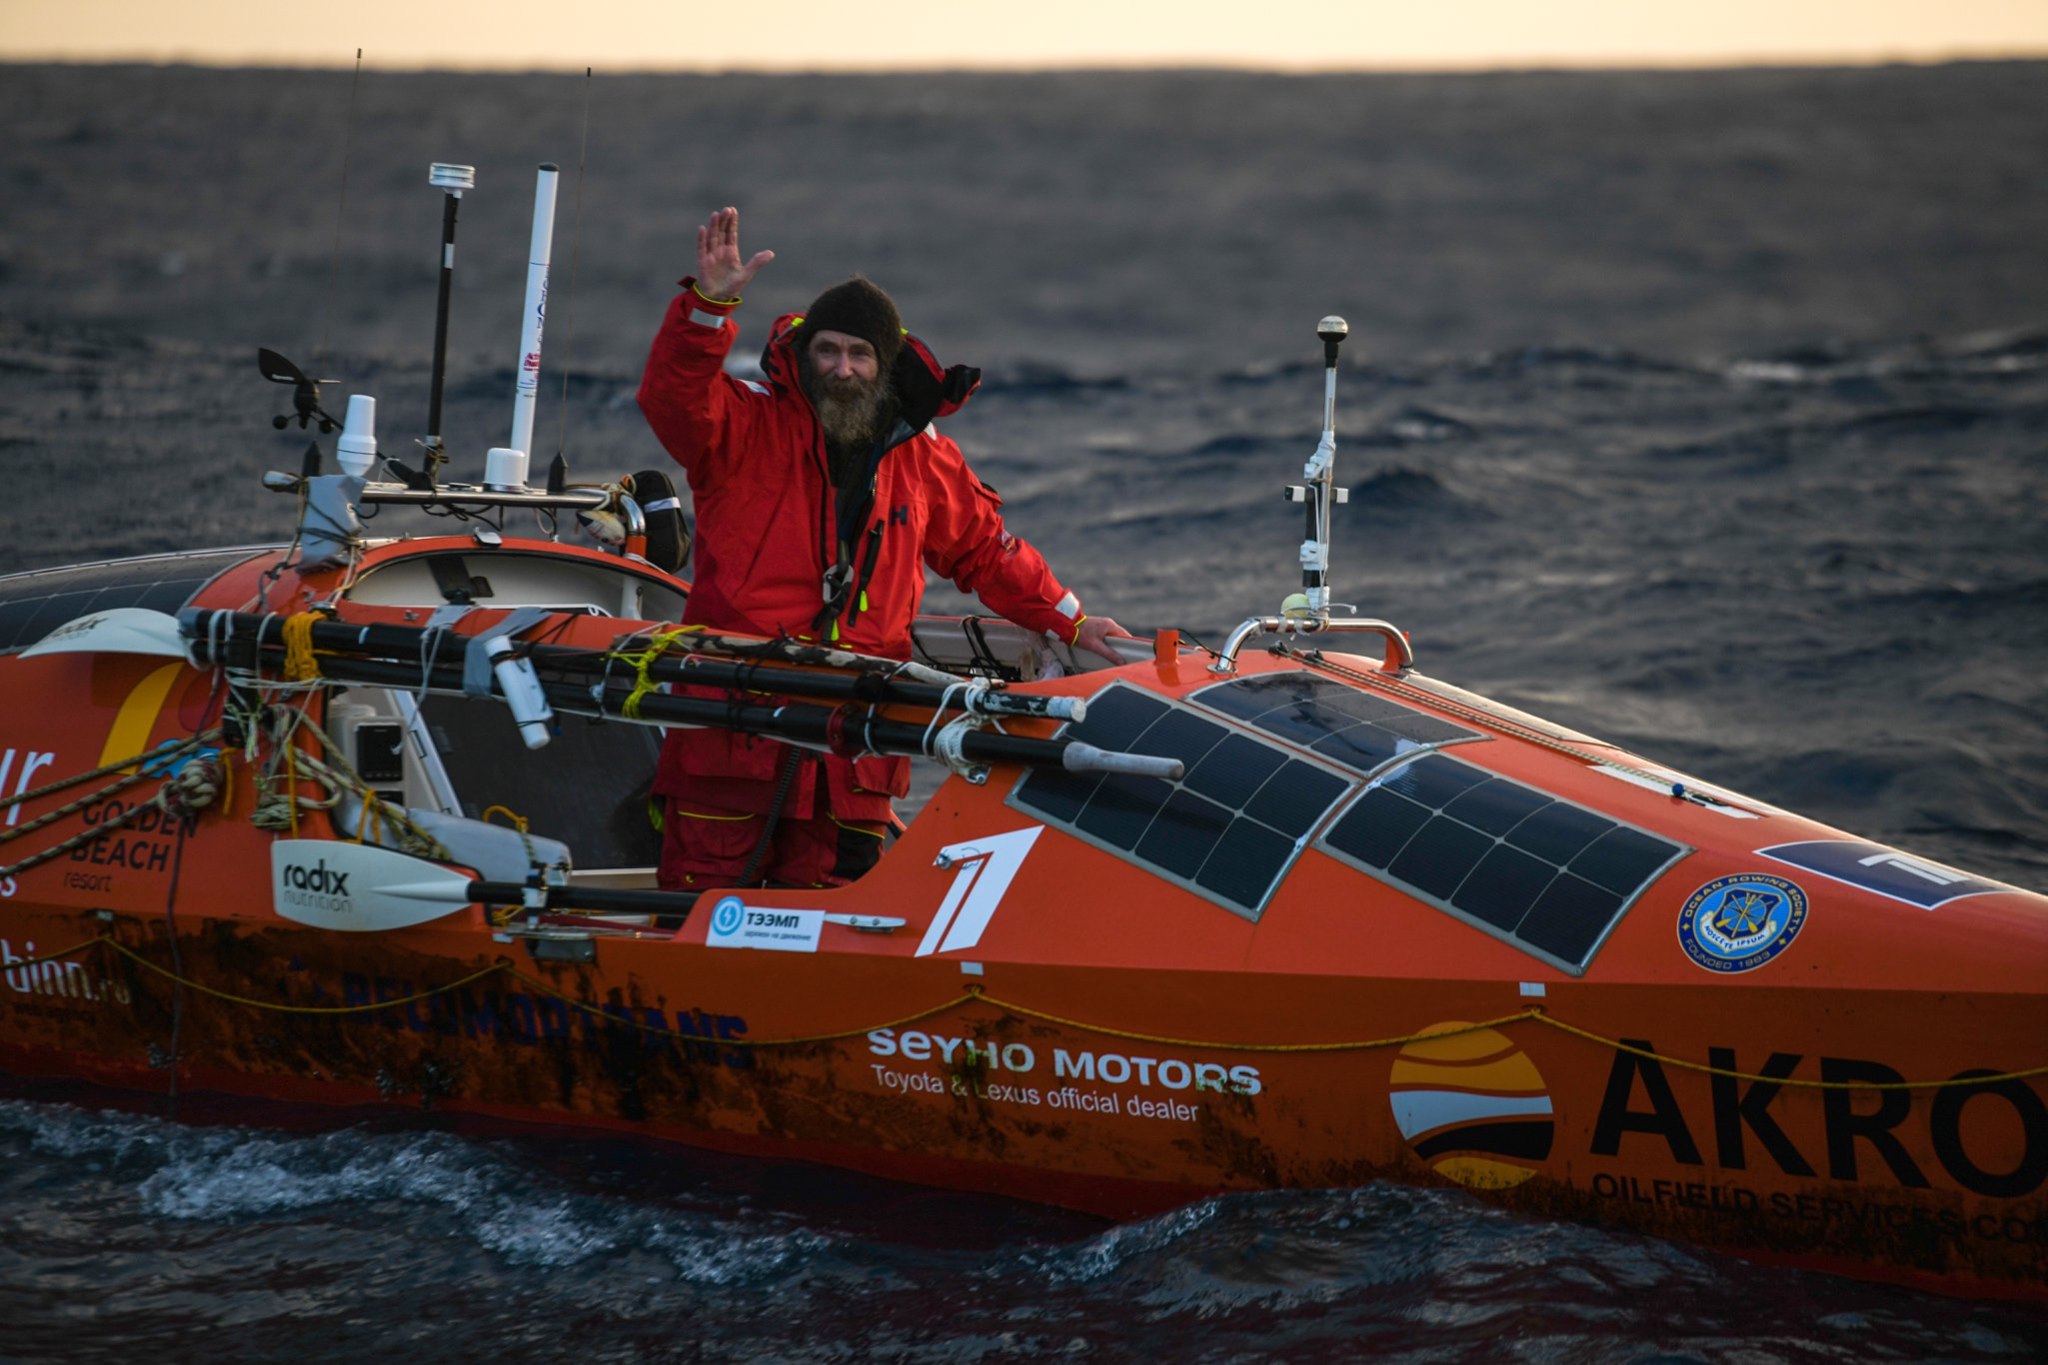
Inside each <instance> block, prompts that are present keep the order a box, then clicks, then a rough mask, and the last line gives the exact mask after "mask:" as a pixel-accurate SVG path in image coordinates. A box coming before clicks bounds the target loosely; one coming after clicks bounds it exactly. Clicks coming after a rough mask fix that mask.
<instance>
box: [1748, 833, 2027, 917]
mask: <svg viewBox="0 0 2048 1365" xmlns="http://www.w3.org/2000/svg"><path fill="white" fill-rule="evenodd" d="M1757 852H1758V853H1759V854H1760V855H1762V856H1763V857H1766V858H1770V859H1773V860H1775V861H1777V862H1781V863H1790V864H1791V865H1792V866H1793V867H1799V868H1804V869H1805V870H1806V871H1808V872H1817V873H1819V874H1820V875H1821V876H1823V877H1826V878H1828V879H1829V880H1830V881H1837V882H1843V883H1846V884H1847V885H1849V886H1855V887H1861V888H1862V889H1863V890H1865V891H1875V892H1876V893H1877V894H1878V895H1880V896H1886V897H1889V898H1890V899H1892V900H1895V901H1904V902H1905V903H1906V904H1908V905H1917V906H1919V907H1920V908H1921V909H1922V910H1939V909H1940V908H1941V907H1942V906H1944V905H1947V904H1948V903H1949V902H1950V901H1953V900H1961V899H1962V898H1963V897H1965V896H1985V895H1989V894H1991V893H1992V892H1995V891H2004V890H2007V889H2008V888H2006V887H2003V886H2000V885H1999V884H1998V883H1997V882H1989V881H1985V880H1984V879H1983V878H1981V877H1973V876H1971V875H1970V874H1969V873H1967V872H1958V871H1956V870H1955V869H1954V868H1952V867H1943V866H1942V865H1941V864H1939V863H1930V862H1928V861H1927V860H1926V859H1924V858H1912V857H1908V856H1907V855H1906V854H1903V853H1901V852H1899V851H1898V850H1897V849H1895V848H1886V847H1885V846H1884V845H1883V844H1873V843H1867V842H1865V841H1863V840H1861V839H1809V840H1807V841H1806V842H1804V843H1798V844H1777V845H1775V846H1773V847H1771V848H1760V849H1758V850H1757Z"/></svg>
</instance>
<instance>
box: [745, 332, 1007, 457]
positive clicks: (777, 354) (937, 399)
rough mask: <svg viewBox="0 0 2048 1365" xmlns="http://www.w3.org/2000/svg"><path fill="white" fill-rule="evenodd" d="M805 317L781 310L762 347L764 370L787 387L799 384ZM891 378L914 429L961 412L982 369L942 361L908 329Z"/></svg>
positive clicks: (903, 409)
mask: <svg viewBox="0 0 2048 1365" xmlns="http://www.w3.org/2000/svg"><path fill="white" fill-rule="evenodd" d="M803 321H804V317H803V314H801V313H784V314H783V315H782V316H781V317H779V318H777V319H775V325H774V326H772V327H770V328H769V329H768V344H767V345H766V346H764V347H762V348H761V371H762V373H763V374H766V375H767V376H768V378H769V379H770V380H771V381H772V382H774V383H776V384H779V385H782V386H783V387H785V388H788V389H791V390H801V388H802V385H801V383H800V381H799V380H798V378H797V363H796V347H797V340H798V338H799V337H801V336H802V335H803ZM890 379H891V382H892V383H893V384H894V386H895V389H896V399H897V401H898V402H899V403H901V404H902V417H903V420H904V421H906V422H908V423H909V424H910V426H911V427H912V428H913V429H916V428H921V427H923V426H924V425H925V424H926V423H927V422H931V421H934V420H936V419H938V418H940V417H949V416H951V415H952V414H953V413H956V412H958V411H960V409H961V408H963V407H965V406H966V405H967V400H968V399H969V398H971V397H973V396H974V391H975V390H976V389H978V388H980V387H981V371H980V370H978V369H976V368H974V367H973V366H971V365H954V366H952V367H950V368H947V367H944V366H941V365H940V364H939V361H938V357H936V356H934V355H933V354H932V352H931V348H930V347H929V346H927V345H925V344H924V342H922V341H921V340H919V339H918V338H917V337H914V336H912V335H911V334H910V333H908V332H905V333H904V334H903V349H902V350H900V351H898V352H897V353H896V368H895V370H894V371H893V373H892V374H891V376H890Z"/></svg>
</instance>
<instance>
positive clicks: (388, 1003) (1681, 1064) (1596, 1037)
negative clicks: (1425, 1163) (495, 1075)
mask: <svg viewBox="0 0 2048 1365" xmlns="http://www.w3.org/2000/svg"><path fill="white" fill-rule="evenodd" d="M95 945H104V946H105V947H107V948H109V949H112V950H113V951H114V952H116V953H119V954H121V955H122V956H123V957H126V958H128V959H129V960H131V961H133V962H134V963H136V965H138V966H140V967H143V968H145V969H147V970H148V971H151V972H154V973H155V974H156V975H158V976H160V977H163V978H165V979H167V980H170V981H173V982H176V983H177V984H179V985H182V986H186V987H189V988H191V989H192V990H195V991H198V992H199V993H200V994H202V995H208V996H212V997H213V998H214V999H216V1000H226V1001H229V1002H231V1003H233V1004H237V1005H247V1006H249V1007H250V1008H252V1009H260V1010H267V1011H270V1012H272V1013H277V1014H307V1015H337V1014H367V1013H370V1012H372V1011H375V1010H384V1009H397V1008H400V1007H403V1006H406V1005H415V1004H418V1003H419V1002H421V1001H423V1000H430V999H432V998H434V997H435V996H438V995H446V994H448V993H449V992H451V991H457V990H460V989H462V988H463V987H464V986H469V985H473V984H475V983H476V982H478V981H481V980H483V979H484V978H485V977H487V976H491V975H494V974H496V973H499V972H502V973H504V974H505V975H506V976H509V977H511V978H512V979H513V980H515V981H518V982H520V983H521V984H523V985H526V986H528V987H530V988H532V989H533V990H536V991H538V992H540V993H541V994H543V995H546V996H548V997H550V998H551V999H555V1000H559V1001H561V1002H562V1003H563V1004H565V1005H568V1006H570V1007H571V1008H573V1009H576V1010H579V1011H581V1012H582V1013H584V1014H587V1015H591V1016H593V1017H596V1018H601V1019H604V1020H605V1021H607V1022H608V1023H612V1024H623V1025H626V1026H627V1027H629V1028H634V1029H637V1030H639V1031H640V1032H642V1033H652V1034H659V1035H662V1036H664V1037H668V1038H675V1039H680V1040H683V1041H686V1042H703V1041H705V1040H704V1038H703V1037H702V1036H701V1035H699V1034H694V1033H685V1032H683V1031H681V1030H680V1029H673V1028H669V1027H668V1026H667V1025H665V1024H648V1023H643V1022H642V1021H640V1020H637V1019H634V1018H632V1017H630V1016H627V1015H621V1014H614V1013H612V1012H611V1011H609V1010H607V1009H606V1008H605V1007H603V1006H601V1005H598V1004H595V1003H593V1002H591V1001H588V1000H579V999H577V998H576V997H575V996H572V995H566V994H564V993H563V992H562V991H560V990H558V989H556V988H555V987H554V986H552V985H550V984H549V983H547V982H545V981H542V980H541V979H540V978H539V977H536V976H533V975H531V974H529V973H527V972H524V971H522V970H520V969H519V967H518V966H517V965H515V964H514V963H513V962H511V961H510V960H509V959H506V958H502V957H501V958H499V959H497V960H496V961H495V962H493V963H491V965H489V966H488V967H483V968H480V969H478V970H477V971H474V972H471V973H470V974H469V975H468V976H465V977H462V978H460V979H459V980H456V981H451V982H449V983H447V984H446V985H442V986H435V987H433V988H431V989H429V990H424V991H418V992H415V993H414V994H412V995H408V996H405V997H403V998H401V999H397V1000H379V1001H375V1002H372V1003H369V1004H363V1005H287V1004H282V1003H279V1002H277V1001H271V1000H252V999H250V998H249V997H247V996H240V995H234V994H232V993H230V992H228V991H223V990H218V989H216V988H214V987H211V986H207V985H203V984H201V983H200V982H197V981H192V980H190V979H188V978H186V977H185V976H184V975H183V974H182V973H180V972H174V971H171V970H169V969H167V968H164V967H160V966H158V965H157V964H156V963H154V962H151V961H150V960H149V959H147V958H145V957H143V956H142V955H141V954H139V953H137V952H136V951H135V950H134V949H132V948H129V947H128V946H126V945H125V944H123V943H120V942H119V941H117V940H115V939H114V938H111V937H109V936H108V935H105V934H100V935H97V936H95V937H93V938H89V939H86V940H84V941H83V942H80V943H76V944H73V945H72V946H71V947H69V948H66V949H64V950H63V951H61V952H55V953H45V954H43V955H42V956H40V957H25V958H18V959H16V960H15V961H14V962H12V963H9V964H8V970H9V971H12V970H14V969H15V968H17V967H29V966H34V965H36V964H38V963H43V962H54V961H56V960H58V959H60V958H66V957H69V956H71V955H72V954H74V953H78V952H82V951H84V950H85V949H87V948H91V947H94V946H95ZM977 1003H979V1004H984V1005H989V1006H993V1007H994V1008H996V1009H999V1010H1004V1011H1007V1012H1009V1013H1011V1014H1016V1015H1021V1016H1023V1017H1024V1018H1027V1019H1038V1020H1042V1021H1043V1022H1045V1023H1050V1024H1059V1025H1061V1026H1062V1027H1065V1028H1073V1029H1079V1030H1081V1031H1083V1032H1086V1033H1095V1034H1100V1035H1102V1036H1104V1037H1108V1038H1128V1039H1130V1040H1132V1041H1133V1042H1142V1043H1160V1044H1165V1045H1167V1046H1171V1047H1184V1048H1197V1049H1208V1050H1210V1051H1215V1052H1271V1053H1286V1052H1369V1051H1376V1050H1379V1049H1383V1048H1390V1047H1406V1046H1408V1045H1410V1044H1412V1043H1428V1042H1437V1041H1440V1040H1442V1039H1445V1038H1455V1037H1459V1036H1460V1035H1463V1034H1467V1033H1478V1032H1481V1031H1483V1030H1486V1029H1496V1028H1512V1027H1514V1026H1515V1025H1517V1024H1526V1023H1534V1024H1541V1025H1543V1026H1545V1027H1546V1028H1552V1029H1556V1030H1557V1031H1558V1032H1560V1033H1565V1034H1569V1035H1571V1036H1572V1037H1574V1038H1579V1039H1582V1040H1584V1041H1586V1042H1590V1043H1597V1044H1599V1045H1600V1046H1602V1047H1605V1048H1608V1049H1610V1050H1612V1051H1614V1052H1623V1053H1627V1054H1628V1055H1630V1056H1632V1057H1640V1058H1643V1059H1644V1060H1646V1061H1653V1062H1658V1063H1661V1064H1662V1065H1665V1066H1672V1067H1677V1068H1678V1069H1680V1070H1682V1071H1691V1072H1696V1073H1698V1074H1701V1075H1707V1076H1720V1077H1723V1078H1725V1079H1728V1080H1735V1081H1748V1082H1753V1083H1761V1084H1764V1085H1771V1086H1784V1087H1786V1088H1788V1089H1797V1090H1948V1089H1955V1088H1959V1087H1965V1086H1989V1085H1996V1084H1999V1083H2001V1082H2005V1081H2022V1080H2028V1079H2030V1078H2032V1077H2035V1076H2040V1075H2048V1065H2043V1066H2035V1067H2027V1068H2025V1069H2023V1070H2018V1071H2001V1072H1997V1073H1994V1074H1991V1075H1984V1076H1955V1077H1951V1078H1950V1079H1948V1080H1945V1081H1906V1080H1899V1081H1864V1080H1855V1081H1824V1080H1808V1079H1805V1078H1804V1077H1799V1076H1766V1075H1763V1074H1761V1073H1758V1072H1754V1071H1742V1070H1738V1069H1737V1068H1734V1067H1724V1066H1712V1065H1709V1064H1707V1063H1704V1062H1695V1061H1691V1060H1688V1059H1687V1058H1684V1057H1674V1056H1671V1055H1670V1054H1668V1053H1663V1052H1658V1051H1655V1050H1654V1049H1651V1048H1645V1047H1637V1046H1635V1045H1634V1044H1633V1043H1626V1042H1623V1041H1621V1040H1620V1039H1616V1038H1609V1037H1606V1036H1605V1035H1604V1034H1599V1033H1595V1032H1593V1031H1592V1030H1591V1029H1582V1028H1580V1027H1578V1026H1577V1025H1575V1024H1568V1023H1566V1022H1564V1021H1563V1020H1561V1019H1555V1018H1552V1017H1551V1016H1550V1015H1549V1014H1548V1013H1546V1012H1545V1011H1544V1010H1543V1009H1541V1008H1540V1007H1536V1006H1531V1007H1530V1008H1528V1009H1525V1010H1521V1011H1519V1012H1517V1013H1515V1014H1504V1015H1501V1016H1500V1017H1498V1018H1496V1019H1488V1020H1485V1021H1483V1022H1481V1023H1476V1024H1458V1025H1453V1026H1437V1027H1432V1028H1426V1029H1420V1030H1417V1031H1416V1032H1413V1033H1404V1034H1401V1035H1399V1036H1397V1037H1391V1038H1368V1039H1357V1040H1349V1041H1338V1042H1322V1043H1250V1042H1240V1041H1219V1040H1216V1039H1210V1038H1179V1037H1174V1036H1172V1035H1169V1034H1159V1033H1143V1032H1139V1031H1138V1030H1135V1029H1122V1028H1116V1027H1113V1026H1111V1025H1107V1024H1091V1023H1089V1022H1087V1021H1086V1020H1082V1019H1070V1018H1067V1017H1066V1016H1063V1015H1058V1014H1054V1013H1052V1012H1050V1011H1048V1010H1039V1009H1034V1008H1032V1007H1031V1006H1029V1005H1023V1004H1019V1003H1017V1002H1016V1001H1013V1000H1004V999H1002V998H1000V997H997V996H992V995H990V994H988V992H987V991H985V990H983V989H982V988H981V987H980V986H974V985H970V986H968V987H967V988H966V989H965V990H964V991H963V992H962V993H961V994H959V995H957V996H954V997H953V998H952V999H950V1000H944V1001H941V1002H939V1003H938V1004H936V1005H931V1006H928V1007H926V1008H924V1009H921V1010H917V1011H915V1012H913V1013H911V1014H906V1015H903V1016H901V1017H900V1018H895V1019H890V1020H886V1021H884V1022H880V1023H871V1024H860V1025H857V1026H854V1027H850V1028H842V1029H833V1030H830V1031H827V1032H823V1033H809V1034H795V1035H791V1036H789V1037H786V1038H720V1039H717V1040H716V1041H717V1042H718V1043H719V1045H720V1046H724V1047H752V1048H772V1047H798V1046H802V1045H805V1044H810V1043H828V1042H835V1041H837V1040H839V1039H842V1038H858V1037H861V1036H862V1035H864V1034H868V1033H873V1032H875V1031H877V1030H880V1029H889V1028H900V1027H902V1026H903V1025H905V1024H914V1023H916V1022H917V1021H919V1020H921V1019H929V1018H930V1017H932V1016H933V1015H935V1014H943V1013H945V1012H946V1011H947V1010H951V1009H956V1008H958V1007H960V1006H962V1005H970V1004H977Z"/></svg>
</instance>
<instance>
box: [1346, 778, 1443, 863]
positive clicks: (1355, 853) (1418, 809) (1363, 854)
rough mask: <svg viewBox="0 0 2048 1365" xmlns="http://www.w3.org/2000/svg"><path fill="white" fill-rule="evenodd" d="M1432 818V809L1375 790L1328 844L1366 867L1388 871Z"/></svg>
mask: <svg viewBox="0 0 2048 1365" xmlns="http://www.w3.org/2000/svg"><path fill="white" fill-rule="evenodd" d="M1429 816H1430V812H1429V808H1428V807H1426V806H1418V805H1416V804H1415V803H1414V802H1413V801H1410V800H1409V799H1408V798H1407V797H1405V796H1402V795H1400V794H1399V793H1396V792H1392V791H1389V790H1387V789H1386V788H1385V787H1374V788H1373V789H1372V790H1371V791H1368V792H1367V793H1366V794H1365V795H1364V796H1361V797H1359V798H1358V800H1357V801H1356V802H1355V803H1354V804H1353V805H1352V807H1351V809H1350V810H1348V811H1346V812H1344V815H1343V818H1341V819H1339V820H1338V821H1337V823H1336V824H1335V825H1334V826H1332V827H1331V829H1330V833H1329V835H1328V842H1329V844H1330V847H1332V848H1334V849H1337V850H1339V851H1340V852H1344V853H1348V854H1350V855H1351V856H1352V857H1354V858H1356V859H1358V860H1359V861H1360V862H1362V863H1366V864H1368V865H1370V866H1372V867H1376V868H1379V869H1381V870H1385V868H1386V866H1387V865H1388V864H1389V863H1391V862H1393V861H1394V857H1395V855H1396V854H1398V853H1399V852H1400V851H1401V849H1402V846H1403V845H1405V844H1406V843H1407V842H1408V841H1409V839H1411V838H1413V837H1414V835H1415V831H1416V830H1419V829H1421V828H1422V827H1423V825H1425V824H1427V823H1428V821H1429Z"/></svg>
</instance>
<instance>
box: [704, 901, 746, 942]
mask: <svg viewBox="0 0 2048 1365" xmlns="http://www.w3.org/2000/svg"><path fill="white" fill-rule="evenodd" d="M745 908H746V907H745V906H743V905H741V904H740V898H739V897H738V896H727V897H726V898H725V899H724V900H722V901H720V902H719V903H718V908H717V909H716V910H713V911H712V912H711V932H712V933H714V934H717V935H719V936H720V937H721V938H723V937H726V936H728V935H731V934H732V933H734V932H735V931H736V930H738V928H739V927H740V914H741V912H742V911H743V910H744V909H745Z"/></svg>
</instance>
